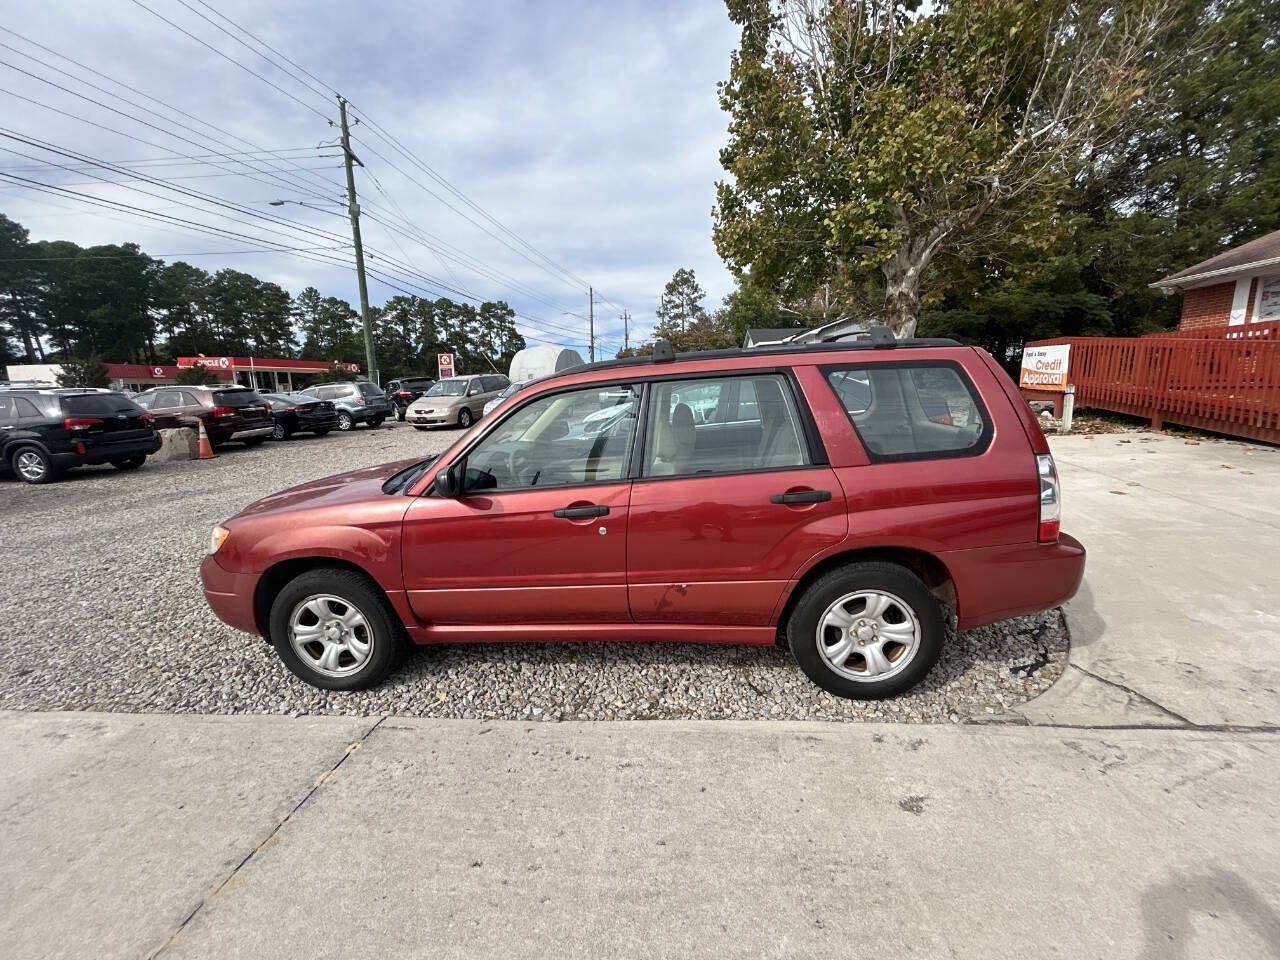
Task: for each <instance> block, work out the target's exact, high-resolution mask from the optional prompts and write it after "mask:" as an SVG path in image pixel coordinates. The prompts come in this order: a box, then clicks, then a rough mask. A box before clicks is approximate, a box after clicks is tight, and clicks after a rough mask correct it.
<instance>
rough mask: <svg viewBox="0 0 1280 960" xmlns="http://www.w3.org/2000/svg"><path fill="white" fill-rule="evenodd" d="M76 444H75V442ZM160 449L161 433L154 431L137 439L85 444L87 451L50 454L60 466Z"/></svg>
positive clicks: (106, 460) (142, 453)
mask: <svg viewBox="0 0 1280 960" xmlns="http://www.w3.org/2000/svg"><path fill="white" fill-rule="evenodd" d="M73 446H74V444H73ZM159 449H160V435H159V434H157V433H153V434H152V435H151V436H149V437H141V438H139V439H137V440H123V441H120V442H117V443H101V442H99V443H95V444H93V445H92V446H90V445H87V444H86V446H85V452H84V453H79V452H77V451H75V450H74V449H73V450H70V451H58V452H54V451H50V453H49V456H50V458H51V459H52V460H53V462H54V463H55V464H57V465H58V466H60V467H75V466H80V465H81V464H96V463H110V462H111V461H112V460H124V459H127V458H128V457H145V456H149V455H150V454H153V453H155V452H156V451H157V450H159Z"/></svg>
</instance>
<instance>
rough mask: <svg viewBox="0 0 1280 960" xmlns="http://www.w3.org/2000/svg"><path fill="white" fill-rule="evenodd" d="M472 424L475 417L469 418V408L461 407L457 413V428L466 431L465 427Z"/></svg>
mask: <svg viewBox="0 0 1280 960" xmlns="http://www.w3.org/2000/svg"><path fill="white" fill-rule="evenodd" d="M474 422H475V417H473V416H471V409H470V408H469V407H463V408H462V409H461V410H460V411H459V412H458V426H460V427H461V428H462V429H463V430H465V429H467V427H469V426H471V424H472V423H474Z"/></svg>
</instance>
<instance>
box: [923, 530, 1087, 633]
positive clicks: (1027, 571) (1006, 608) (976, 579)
mask: <svg viewBox="0 0 1280 960" xmlns="http://www.w3.org/2000/svg"><path fill="white" fill-rule="evenodd" d="M939 559H940V560H941V561H942V562H943V563H944V564H946V566H947V569H948V570H949V571H950V572H951V577H952V580H953V581H954V582H955V588H956V600H957V605H958V609H957V611H956V616H957V619H958V621H959V625H960V627H961V628H964V629H967V628H969V627H980V626H982V625H983V624H986V623H995V622H996V621H997V620H1007V619H1009V618H1010V617H1019V616H1023V615H1024V614H1028V613H1037V612H1039V611H1041V610H1050V609H1052V608H1053V607H1056V606H1059V605H1060V604H1063V603H1066V602H1067V601H1068V600H1070V599H1071V598H1072V597H1073V596H1075V593H1076V591H1077V590H1078V589H1080V581H1081V579H1083V577H1084V561H1085V549H1084V547H1083V546H1082V545H1081V544H1080V541H1079V540H1077V539H1075V537H1071V536H1068V535H1067V534H1065V533H1064V534H1062V536H1061V537H1059V538H1058V542H1057V543H1013V544H1006V545H1004V546H999V547H982V548H979V549H975V550H954V551H951V552H949V553H943V554H940V555H939Z"/></svg>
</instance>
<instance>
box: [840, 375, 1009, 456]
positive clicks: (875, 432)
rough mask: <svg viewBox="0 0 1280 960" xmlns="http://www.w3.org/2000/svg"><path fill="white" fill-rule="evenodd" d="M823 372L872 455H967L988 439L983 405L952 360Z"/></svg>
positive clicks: (988, 426) (987, 420) (966, 378)
mask: <svg viewBox="0 0 1280 960" xmlns="http://www.w3.org/2000/svg"><path fill="white" fill-rule="evenodd" d="M825 373H826V377H827V382H828V383H829V384H831V388H832V389H833V390H834V391H835V393H836V396H837V397H838V398H839V399H840V404H841V406H843V407H844V410H845V413H847V414H848V415H849V419H850V420H851V421H852V422H853V426H854V429H855V430H856V431H857V432H858V437H859V438H860V439H861V440H862V443H863V446H865V447H866V449H867V453H868V455H869V456H870V457H871V459H872V460H877V461H890V460H926V459H932V458H936V457H954V456H966V455H970V454H975V453H981V452H982V451H983V450H985V449H986V447H987V444H988V443H989V442H990V439H991V427H990V421H989V419H988V417H987V413H986V410H985V409H984V408H983V407H982V402H981V401H980V400H979V399H978V394H977V391H976V390H974V388H973V385H972V384H971V383H970V382H969V379H968V377H966V376H965V375H964V373H963V372H962V371H961V370H960V368H959V367H958V366H957V365H956V364H953V363H950V362H946V361H943V362H938V361H921V362H918V363H893V364H889V363H881V364H868V365H867V366H864V367H848V368H841V369H827V370H826V371H825Z"/></svg>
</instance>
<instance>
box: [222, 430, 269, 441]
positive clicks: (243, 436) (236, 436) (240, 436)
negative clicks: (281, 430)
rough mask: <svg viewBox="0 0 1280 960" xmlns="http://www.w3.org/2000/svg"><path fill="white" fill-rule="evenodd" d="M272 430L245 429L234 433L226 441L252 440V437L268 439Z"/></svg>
mask: <svg viewBox="0 0 1280 960" xmlns="http://www.w3.org/2000/svg"><path fill="white" fill-rule="evenodd" d="M272 429H273V428H272V427H246V428H245V429H243V430H237V431H235V432H234V433H233V434H231V436H230V437H229V438H228V439H231V440H252V439H253V438H254V437H269V436H271V431H272Z"/></svg>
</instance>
